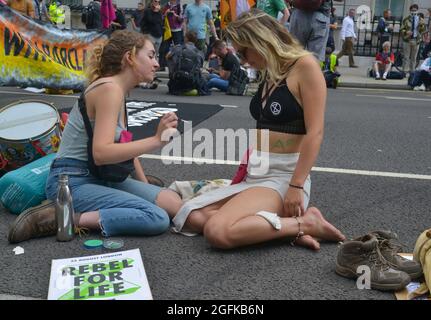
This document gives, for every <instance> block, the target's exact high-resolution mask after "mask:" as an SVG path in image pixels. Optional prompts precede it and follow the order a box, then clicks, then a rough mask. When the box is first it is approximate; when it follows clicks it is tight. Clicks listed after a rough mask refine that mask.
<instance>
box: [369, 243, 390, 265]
mask: <svg viewBox="0 0 431 320" xmlns="http://www.w3.org/2000/svg"><path fill="white" fill-rule="evenodd" d="M364 256H366V257H367V256H368V258H369V261H370V262H371V263H372V264H373V265H374V266H376V267H377V268H380V269H381V270H387V269H389V268H390V265H389V263H388V261H386V259H385V258H384V257H383V255H382V253H381V252H380V250H379V248H378V247H376V248H375V249H373V251H371V253H365V254H364Z"/></svg>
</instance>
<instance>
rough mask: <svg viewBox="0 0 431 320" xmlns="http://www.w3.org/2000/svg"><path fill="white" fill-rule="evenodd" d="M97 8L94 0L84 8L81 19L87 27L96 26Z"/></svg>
mask: <svg viewBox="0 0 431 320" xmlns="http://www.w3.org/2000/svg"><path fill="white" fill-rule="evenodd" d="M95 10H96V8H95V7H94V1H91V2H90V3H89V4H88V6H86V7H84V8H83V9H82V14H81V21H82V23H83V24H85V26H86V27H87V28H88V27H92V26H94V22H95V21H94V20H95V19H96V11H95Z"/></svg>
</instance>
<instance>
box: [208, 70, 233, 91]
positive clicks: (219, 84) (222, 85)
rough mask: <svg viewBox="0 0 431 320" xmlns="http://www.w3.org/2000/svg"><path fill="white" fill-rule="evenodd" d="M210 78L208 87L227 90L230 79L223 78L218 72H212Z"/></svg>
mask: <svg viewBox="0 0 431 320" xmlns="http://www.w3.org/2000/svg"><path fill="white" fill-rule="evenodd" d="M208 79H209V80H208V83H207V84H208V89H211V88H217V89H219V90H221V91H223V92H226V91H227V88H228V87H229V81H227V80H225V79H222V78H221V77H220V76H219V75H218V74H214V73H210V74H209V78H208Z"/></svg>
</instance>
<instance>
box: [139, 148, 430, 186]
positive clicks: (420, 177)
mask: <svg viewBox="0 0 431 320" xmlns="http://www.w3.org/2000/svg"><path fill="white" fill-rule="evenodd" d="M139 158H143V159H153V160H167V161H172V162H173V161H178V162H189V163H190V162H191V163H196V164H199V163H200V164H223V165H235V166H237V165H239V164H240V161H232V160H218V159H208V158H193V157H192V158H191V157H174V156H161V155H157V154H143V155H141V156H139ZM312 171H315V172H328V173H342V174H353V175H360V176H374V177H389V178H402V179H417V180H431V175H425V174H414V173H398V172H384V171H369V170H353V169H339V168H324V167H313V168H312Z"/></svg>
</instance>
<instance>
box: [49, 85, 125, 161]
mask: <svg viewBox="0 0 431 320" xmlns="http://www.w3.org/2000/svg"><path fill="white" fill-rule="evenodd" d="M105 83H108V82H102V83H100V84H97V85H95V86H94V87H91V88H90V89H89V90H88V91H87V92H86V93H88V92H90V91H91V90H93V89H94V88H96V87H98V86H99V85H102V84H105ZM125 110H126V111H127V109H126V108H125ZM126 116H127V115H126ZM90 122H91V126H92V127H93V129H94V120H91V119H90ZM123 130H126V128H124V126H123V125H122V122H121V112H120V114H119V115H118V121H117V126H116V128H115V142H120V136H121V131H123ZM87 142H88V136H87V132H86V131H85V125H84V120H83V119H82V114H81V112H80V111H79V106H78V101H77V102H76V103H75V105H74V106H73V108H72V111H71V112H70V114H69V119H68V120H67V124H66V126H65V128H64V131H63V135H62V138H61V143H60V147H59V149H58V152H57V158H71V159H76V160H82V161H88V155H87Z"/></svg>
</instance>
